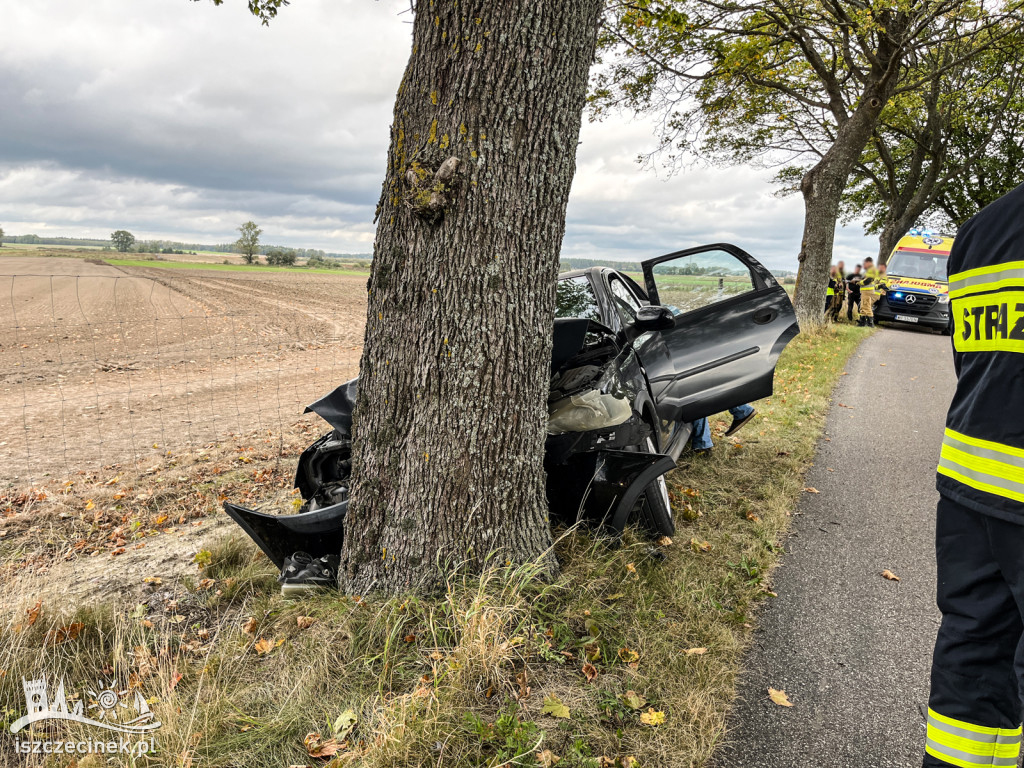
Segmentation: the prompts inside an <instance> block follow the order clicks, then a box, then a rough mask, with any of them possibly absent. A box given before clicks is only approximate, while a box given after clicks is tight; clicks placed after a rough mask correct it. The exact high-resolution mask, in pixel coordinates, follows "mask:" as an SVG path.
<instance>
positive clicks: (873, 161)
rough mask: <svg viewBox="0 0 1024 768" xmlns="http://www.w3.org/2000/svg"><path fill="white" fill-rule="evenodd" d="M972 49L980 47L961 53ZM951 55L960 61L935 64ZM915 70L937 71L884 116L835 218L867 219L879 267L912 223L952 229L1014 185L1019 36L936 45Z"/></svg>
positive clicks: (1023, 58) (1022, 80)
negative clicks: (948, 211)
mask: <svg viewBox="0 0 1024 768" xmlns="http://www.w3.org/2000/svg"><path fill="white" fill-rule="evenodd" d="M977 45H984V46H986V48H987V50H985V51H984V52H983V53H982V54H981V55H978V56H971V57H965V56H963V53H964V51H963V49H964V48H965V47H968V46H977ZM958 57H959V58H961V59H962V60H963V64H961V65H960V66H957V67H951V68H945V67H944V64H945V63H948V62H950V61H952V60H954V59H955V58H958ZM917 66H918V67H919V68H920V71H921V72H922V74H925V73H927V72H930V71H938V70H940V69H941V70H943V71H942V72H941V74H940V75H939V76H938V77H934V78H927V77H923V78H922V79H923V80H926V81H927V82H926V84H925V85H924V86H923V87H922V88H920V89H919V90H917V91H915V92H908V93H906V94H904V95H902V96H900V97H897V98H895V99H893V101H892V102H891V103H890V104H889V105H888V106H887V107H886V108H885V110H883V112H882V116H881V118H880V119H879V124H878V126H877V127H876V129H875V131H874V132H873V135H872V137H871V141H870V142H869V144H868V146H867V148H866V149H865V151H864V154H863V155H862V156H861V159H860V160H859V161H858V162H857V164H856V166H855V167H854V169H853V173H852V176H851V182H850V185H849V187H848V189H847V191H846V193H845V195H844V199H843V215H844V218H845V219H846V220H847V221H852V220H854V219H861V220H865V219H866V224H865V231H866V232H868V233H870V234H877V235H878V239H879V249H878V261H879V262H885V261H886V260H887V259H888V258H889V254H890V253H891V252H892V249H893V248H894V247H895V246H896V243H898V242H899V240H900V238H901V237H902V236H903V235H904V234H905V233H906V232H907V230H909V229H910V228H911V227H913V226H915V225H918V224H923V223H928V224H931V225H932V226H937V227H939V228H941V229H947V228H950V227H951V226H952V227H953V228H955V227H957V226H959V225H960V224H962V223H963V222H964V221H966V220H967V219H968V218H970V217H971V216H973V215H974V214H975V213H977V212H978V211H979V210H980V209H981V208H982V207H984V205H986V204H987V203H988V202H992V201H993V200H995V199H996V198H998V197H1000V196H1001V195H1003V194H1005V193H1006V192H1009V191H1010V190H1011V189H1012V188H1013V187H1014V186H1016V185H1017V183H1018V182H1019V180H1020V179H1019V168H1020V161H1021V159H1022V152H1024V150H1022V149H1021V147H1020V127H1021V124H1022V120H1024V117H1022V111H1024V89H1022V85H1024V46H1022V45H1021V41H1020V37H1019V36H1017V35H1014V36H1011V37H1009V38H1006V39H1004V40H1003V41H1001V42H999V43H997V44H995V45H987V44H986V40H985V36H984V35H982V36H979V37H976V38H972V39H970V40H964V41H961V42H960V44H959V45H957V46H954V47H950V48H946V49H943V48H942V47H937V48H934V49H932V50H930V51H927V52H925V54H924V56H923V57H922V59H921V62H920V63H919V64H918V65H917ZM954 201H955V202H954ZM944 204H945V205H947V206H950V207H952V206H953V205H955V206H956V211H957V215H955V216H948V215H947V216H943V215H942V208H943V205H944Z"/></svg>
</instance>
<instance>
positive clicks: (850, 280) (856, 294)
mask: <svg viewBox="0 0 1024 768" xmlns="http://www.w3.org/2000/svg"><path fill="white" fill-rule="evenodd" d="M860 270H861V266H860V264H857V265H856V266H855V267H854V268H853V272H851V273H850V274H848V275H847V276H846V289H847V292H848V294H849V295H848V296H847V299H846V319H847V320H849V321H850V322H851V323H852V322H853V305H854V304H856V305H857V313H858V315H859V314H860V281H861V280H863V279H864V275H862V274H861V271H860Z"/></svg>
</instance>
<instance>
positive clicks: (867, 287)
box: [860, 267, 878, 296]
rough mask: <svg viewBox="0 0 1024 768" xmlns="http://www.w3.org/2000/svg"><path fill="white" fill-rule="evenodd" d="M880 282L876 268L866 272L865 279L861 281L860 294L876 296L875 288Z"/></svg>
mask: <svg viewBox="0 0 1024 768" xmlns="http://www.w3.org/2000/svg"><path fill="white" fill-rule="evenodd" d="M877 281H878V270H877V269H875V268H874V267H871V269H865V270H864V278H863V279H862V280H861V281H860V292H861V294H863V295H867V296H874V295H875V286H876V283H877Z"/></svg>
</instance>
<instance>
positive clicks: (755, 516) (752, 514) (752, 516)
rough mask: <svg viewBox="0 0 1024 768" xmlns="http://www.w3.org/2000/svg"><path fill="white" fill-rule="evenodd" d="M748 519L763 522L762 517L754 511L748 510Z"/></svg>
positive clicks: (753, 521)
mask: <svg viewBox="0 0 1024 768" xmlns="http://www.w3.org/2000/svg"><path fill="white" fill-rule="evenodd" d="M747 520H749V521H750V522H752V523H760V522H761V518H760V517H759V516H758V515H755V514H754V513H753V512H747Z"/></svg>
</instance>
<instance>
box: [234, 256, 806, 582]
mask: <svg viewBox="0 0 1024 768" xmlns="http://www.w3.org/2000/svg"><path fill="white" fill-rule="evenodd" d="M637 266H638V274H636V278H637V279H642V281H643V283H644V287H641V286H640V285H639V283H638V282H637V280H636V279H634V278H633V277H630V275H629V274H628V273H625V272H621V271H618V270H614V269H609V268H605V267H592V268H588V269H583V270H577V271H574V272H569V273H567V274H564V275H561V276H560V278H559V281H558V292H557V305H556V311H555V315H556V319H555V323H554V331H553V334H554V335H553V344H552V354H551V387H550V390H549V396H548V415H549V418H548V437H547V442H546V451H545V461H544V465H545V470H546V471H547V477H548V482H547V492H548V502H549V508H550V513H551V518H552V520H553V521H555V522H559V523H565V524H573V523H576V522H578V521H585V522H588V523H591V524H595V525H601V526H603V527H605V528H606V529H608V530H610V531H611V532H613V533H616V534H618V533H621V532H622V530H623V529H624V528H625V527H626V526H627V525H628V524H630V523H634V522H635V523H637V524H639V525H640V526H641V527H642V528H644V529H645V530H647V531H648V532H650V533H651V534H654V535H669V534H671V533H672V532H673V531H674V530H675V524H674V521H673V519H672V509H671V504H670V501H669V497H668V491H667V487H666V484H665V479H664V475H665V473H666V472H668V471H669V470H671V469H672V468H673V467H674V466H675V464H676V461H677V459H678V458H679V455H680V454H681V453H682V451H683V449H684V448H685V447H686V445H687V443H688V441H689V438H690V434H691V432H692V430H693V426H692V424H693V422H694V421H696V420H697V419H700V418H703V417H706V416H710V415H711V414H714V413H718V412H720V411H724V410H726V409H727V408H731V407H734V406H737V405H741V404H743V403H747V402H750V401H753V400H758V399H760V398H762V397H767V396H768V395H770V394H771V393H772V384H773V378H774V373H775V365H776V363H777V362H778V359H779V355H780V354H781V353H782V350H783V349H784V348H785V346H786V345H787V344H788V343H789V342H790V341H791V340H792V339H793V338H794V337H795V336H796V334H797V333H798V332H799V329H798V327H797V323H796V316H795V313H794V311H793V306H792V304H791V302H790V300H789V297H788V295H787V294H786V292H785V290H784V289H783V288H782V286H780V285H779V283H778V281H776V279H775V278H774V277H773V276H772V274H771V273H770V272H769V271H768V270H767V269H765V268H764V267H763V266H762V265H761V264H760V263H759V262H758V261H757V260H756V259H754V258H753V257H752V256H750V255H749V254H748V253H746V252H745V251H743V250H742V249H740V248H737V247H736V246H733V245H728V244H716V245H709V246H701V247H699V248H692V249H688V250H684V251H677V252H675V253H671V254H667V255H665V256H661V257H658V258H656V259H651V260H648V261H645V262H642V263H640V264H638V265H637ZM357 387H358V379H353V380H352V381H349V382H346V383H345V384H342V385H341V386H340V387H338V388H337V389H336V390H334V391H333V392H331V393H330V394H328V395H327V396H325V397H323V398H321V399H320V400H317V401H316V402H315V403H313V404H312V405H310V406H309V407H308V408H307V409H306V410H307V412H310V411H311V412H313V413H316V414H317V415H319V416H320V417H321V418H323V419H324V421H326V422H327V423H328V424H329V425H330V426H331V428H332V429H331V431H330V432H328V433H327V434H325V435H323V436H322V437H321V438H319V439H318V440H316V441H315V442H314V443H313V444H312V445H310V446H309V447H308V448H307V449H306V450H305V451H303V453H302V455H301V456H300V457H299V464H298V469H297V471H296V476H295V487H296V488H298V490H299V492H300V493H301V495H302V498H303V500H304V503H303V506H302V509H301V511H300V512H299V513H298V514H295V515H287V514H285V515H273V514H265V513H262V512H258V511H256V510H252V509H247V508H245V507H241V506H238V505H236V504H231V503H227V504H225V510H226V511H227V513H228V514H229V515H230V516H231V517H232V519H234V520H235V521H236V522H237V523H238V524H239V525H240V526H241V527H242V529H243V530H244V531H245V532H246V533H247V534H248V535H249V536H250V537H251V538H252V539H253V540H254V541H255V542H256V543H257V544H258V545H259V546H260V548H261V549H262V550H263V551H264V552H265V553H266V554H267V556H268V557H270V559H271V560H272V561H273V562H274V564H275V565H276V566H277V567H278V568H282V567H284V562H285V558H287V557H290V556H291V555H292V554H293V553H296V552H300V551H301V552H307V553H309V554H310V555H311V556H313V557H320V556H323V555H336V554H337V553H338V552H340V551H341V543H342V535H343V522H344V517H345V511H346V509H347V507H348V488H349V477H350V475H351V470H352V465H351V434H352V411H353V409H354V407H355V401H356V391H357Z"/></svg>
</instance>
